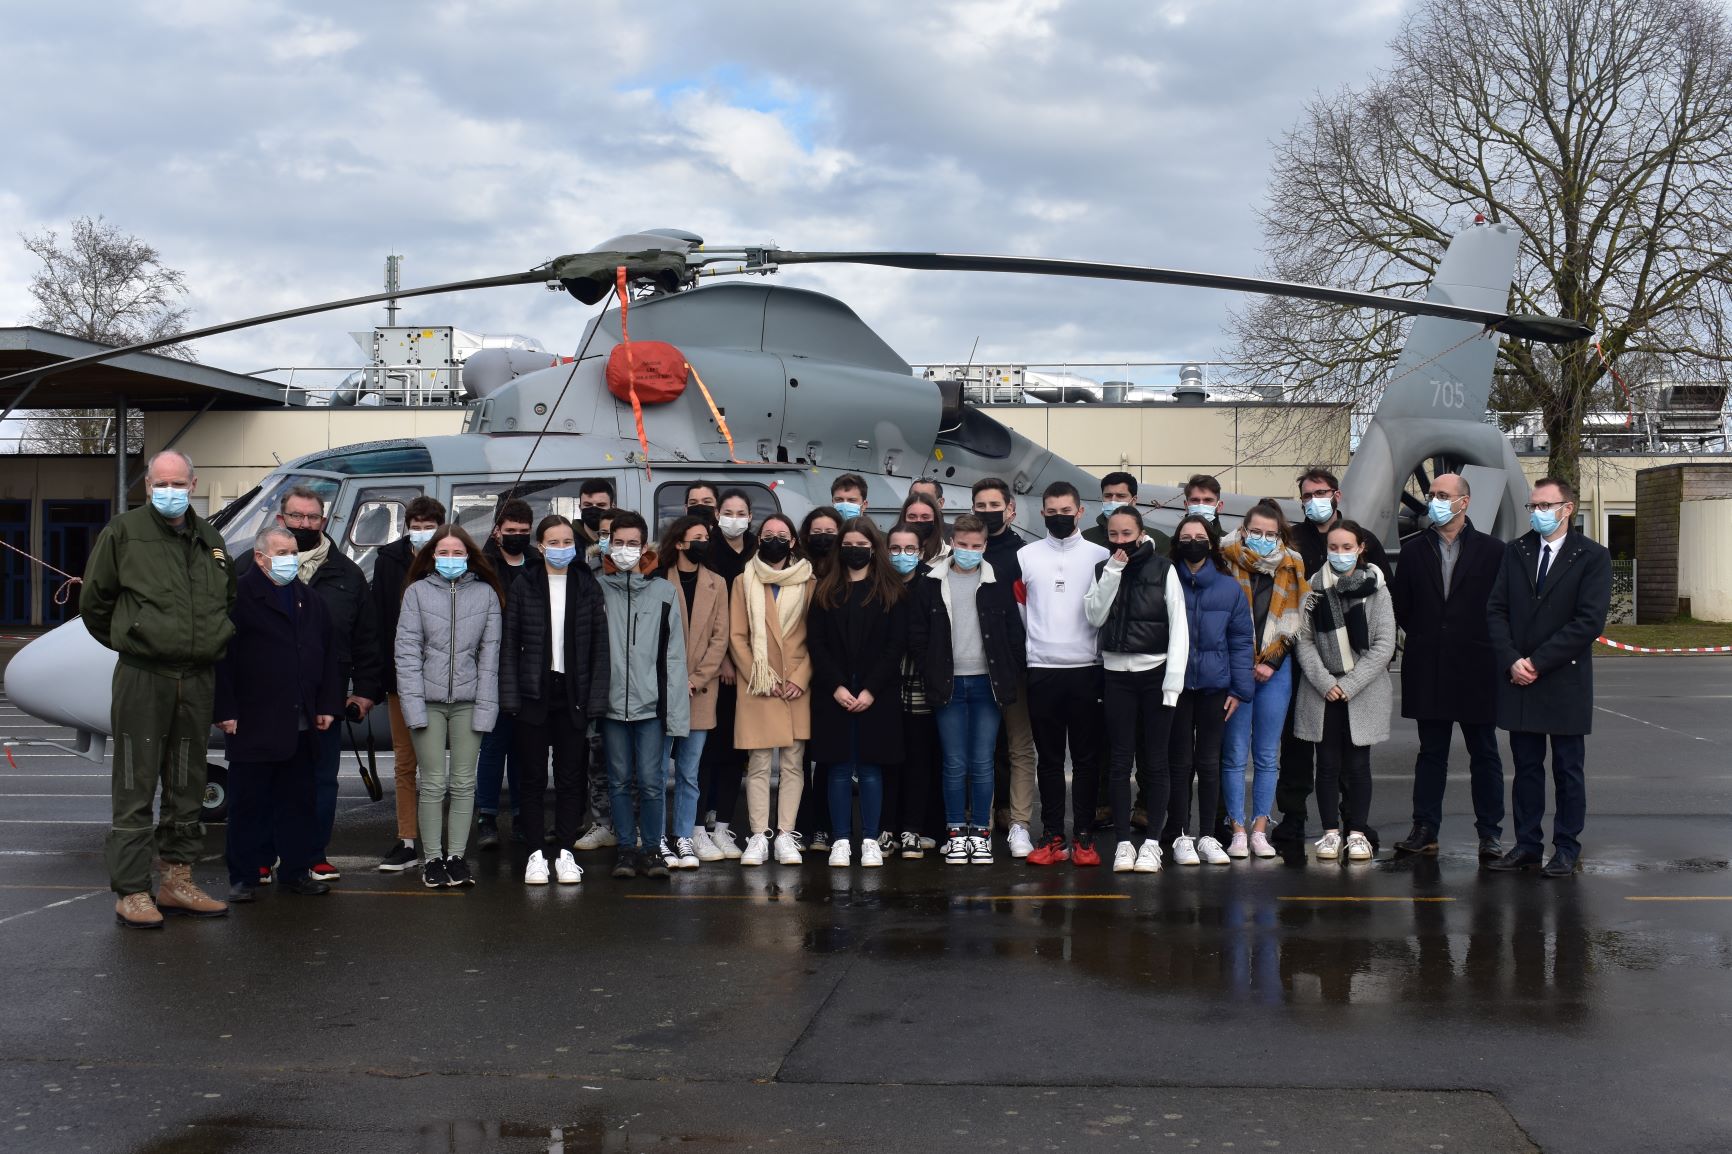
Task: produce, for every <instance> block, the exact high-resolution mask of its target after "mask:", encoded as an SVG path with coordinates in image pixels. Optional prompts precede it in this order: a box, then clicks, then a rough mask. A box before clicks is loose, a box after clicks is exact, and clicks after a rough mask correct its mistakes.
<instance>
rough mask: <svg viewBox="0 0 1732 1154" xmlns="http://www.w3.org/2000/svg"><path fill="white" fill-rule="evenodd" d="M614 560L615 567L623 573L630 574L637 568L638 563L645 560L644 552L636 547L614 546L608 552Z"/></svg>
mask: <svg viewBox="0 0 1732 1154" xmlns="http://www.w3.org/2000/svg"><path fill="white" fill-rule="evenodd" d="M608 556H610V557H612V558H613V566H614V568H615V569H618V570H620V571H621V572H622V573H629V572H630V571H632V570H633V569H636V568H637V563H638V562H639V561H640V560H642V559H643V550H642V549H641V548H639V547H638V546H636V545H614V546H612V547H611V549H610V550H609V552H608Z"/></svg>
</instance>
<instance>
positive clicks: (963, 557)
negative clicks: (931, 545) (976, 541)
mask: <svg viewBox="0 0 1732 1154" xmlns="http://www.w3.org/2000/svg"><path fill="white" fill-rule="evenodd" d="M950 556H951V557H952V558H953V559H955V561H956V567H957V568H958V569H961V570H962V571H963V572H964V573H967V572H970V571H972V570H975V569H978V568H980V560H981V558H982V557H985V556H986V554H985V553H982V552H981V551H980V550H979V549H953V550H951V552H950Z"/></svg>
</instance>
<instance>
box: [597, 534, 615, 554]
mask: <svg viewBox="0 0 1732 1154" xmlns="http://www.w3.org/2000/svg"><path fill="white" fill-rule="evenodd" d="M612 544H613V538H612V537H609V536H607V535H606V534H605V533H604V534H602V535H601V536H600V537H597V538H596V539H595V547H596V548H597V549H599V550H600V551H601V555H602V556H603V557H606V556H607V549H608V546H609V545H612Z"/></svg>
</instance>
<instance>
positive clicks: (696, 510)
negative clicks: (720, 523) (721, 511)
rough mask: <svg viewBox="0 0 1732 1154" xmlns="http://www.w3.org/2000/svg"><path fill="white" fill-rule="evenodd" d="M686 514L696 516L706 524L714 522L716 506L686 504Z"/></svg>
mask: <svg viewBox="0 0 1732 1154" xmlns="http://www.w3.org/2000/svg"><path fill="white" fill-rule="evenodd" d="M686 516H688V517H696V518H697V519H698V520H700V521H702V522H703V523H704V524H706V525H714V524H715V523H716V507H715V506H714V505H687V506H686Z"/></svg>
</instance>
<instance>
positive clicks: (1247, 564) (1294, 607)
mask: <svg viewBox="0 0 1732 1154" xmlns="http://www.w3.org/2000/svg"><path fill="white" fill-rule="evenodd" d="M1221 556H1222V557H1224V558H1226V560H1227V564H1228V565H1231V566H1232V567H1233V576H1234V577H1236V578H1238V580H1239V588H1240V589H1241V590H1243V591H1244V593H1245V602H1246V604H1248V605H1250V606H1251V608H1252V610H1253V612H1254V611H1255V610H1256V607H1257V596H1256V586H1255V585H1254V584H1253V581H1252V575H1253V574H1255V573H1262V574H1263V575H1265V576H1267V577H1271V578H1273V579H1274V582H1275V584H1274V587H1273V588H1271V589H1270V590H1269V613H1268V616H1266V617H1265V618H1264V619H1263V630H1262V632H1261V633H1259V634H1258V636H1257V660H1258V661H1261V662H1268V661H1273V660H1276V659H1278V658H1280V657H1281V655H1282V654H1284V653H1286V652H1287V651H1288V650H1289V649H1291V648H1292V647H1293V643H1294V642H1295V641H1297V640H1298V639H1299V626H1300V623H1301V620H1302V614H1303V613H1304V611H1305V594H1306V591H1307V586H1306V582H1305V561H1304V559H1303V558H1301V557H1300V556H1299V554H1297V553H1295V552H1294V551H1293V550H1291V549H1277V550H1276V551H1275V552H1273V553H1271V554H1269V556H1267V557H1259V556H1258V555H1257V554H1256V553H1254V552H1252V551H1251V550H1250V549H1247V548H1246V547H1245V545H1244V543H1243V542H1241V541H1238V540H1236V539H1235V540H1228V541H1225V542H1223V543H1222V544H1221Z"/></svg>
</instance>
